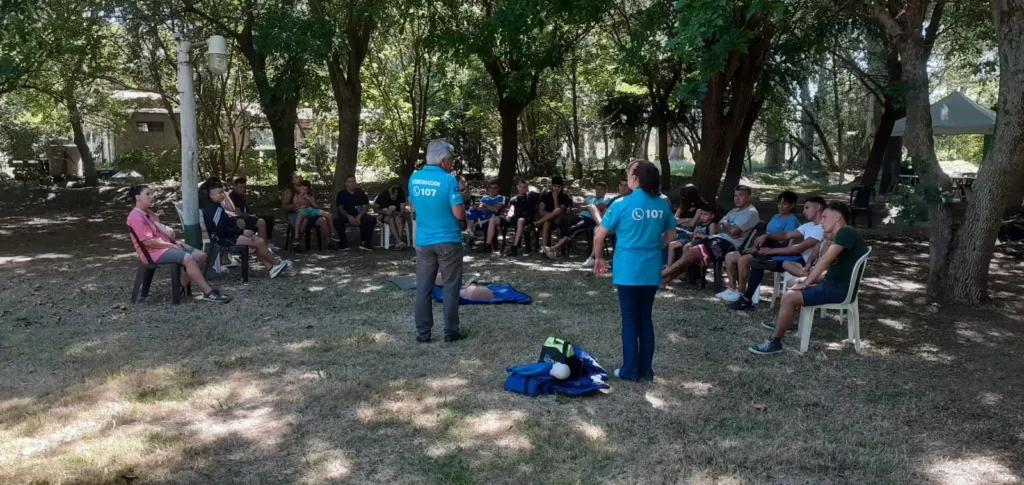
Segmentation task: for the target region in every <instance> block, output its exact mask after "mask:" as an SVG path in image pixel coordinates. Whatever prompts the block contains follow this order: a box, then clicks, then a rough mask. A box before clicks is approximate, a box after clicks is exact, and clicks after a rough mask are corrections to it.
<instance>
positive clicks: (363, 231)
mask: <svg viewBox="0 0 1024 485" xmlns="http://www.w3.org/2000/svg"><path fill="white" fill-rule="evenodd" d="M337 205H338V216H339V217H337V218H335V219H334V227H335V231H336V232H337V233H338V237H339V238H340V243H339V244H340V245H341V250H342V251H346V250H348V238H347V237H345V224H353V225H356V226H359V249H362V250H363V251H373V229H374V228H376V227H377V220H376V219H375V218H374V217H373V216H371V215H370V214H369V209H370V198H369V197H367V196H366V192H363V189H361V188H359V184H358V183H357V182H356V177H355V176H354V175H349V176H348V177H346V178H345V189H344V190H340V191H338V200H337Z"/></svg>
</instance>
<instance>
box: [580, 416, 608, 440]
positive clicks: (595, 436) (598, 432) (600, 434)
mask: <svg viewBox="0 0 1024 485" xmlns="http://www.w3.org/2000/svg"><path fill="white" fill-rule="evenodd" d="M576 429H578V430H580V433H582V434H583V436H584V437H586V438H587V439H588V440H590V441H599V442H603V441H605V440H606V439H607V438H608V434H607V433H605V432H604V430H603V429H601V427H600V426H598V425H596V424H591V423H587V422H585V421H584V422H580V423H579V424H577V425H576Z"/></svg>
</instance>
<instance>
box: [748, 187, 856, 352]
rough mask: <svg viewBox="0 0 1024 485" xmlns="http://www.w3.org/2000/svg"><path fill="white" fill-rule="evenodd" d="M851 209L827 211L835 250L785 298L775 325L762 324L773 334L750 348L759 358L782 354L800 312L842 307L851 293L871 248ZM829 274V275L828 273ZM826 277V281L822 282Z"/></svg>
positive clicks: (838, 206) (837, 205)
mask: <svg viewBox="0 0 1024 485" xmlns="http://www.w3.org/2000/svg"><path fill="white" fill-rule="evenodd" d="M849 220H850V207H849V206H848V205H846V204H844V203H842V202H832V203H830V204H829V205H828V207H826V208H825V212H824V213H823V214H822V216H821V225H822V228H823V229H824V231H825V234H832V235H833V242H832V246H830V247H829V248H828V250H826V251H825V254H824V255H822V256H821V257H820V258H818V263H817V264H815V265H814V268H813V269H812V270H811V272H810V274H808V275H807V278H804V279H803V280H802V281H800V280H798V281H797V284H795V285H793V287H791V288H790V289H789V291H787V292H786V294H785V295H783V296H782V304H781V305H780V306H779V315H778V316H777V317H776V319H775V324H774V325H772V324H771V322H766V324H762V325H764V326H765V327H767V328H769V329H771V330H773V332H772V336H771V338H769V339H768V340H765V341H764V342H762V343H761V344H759V345H756V346H754V347H751V348H750V351H751V352H753V353H755V354H776V353H779V352H782V337H783V336H784V335H786V330H788V329H789V327H790V326H792V325H793V320H794V318H796V310H797V308H800V307H804V306H819V305H827V304H830V303H842V302H843V301H845V300H846V295H847V293H849V288H850V283H851V282H852V279H853V278H852V277H853V267H854V266H855V265H856V264H857V260H859V259H860V258H861V257H862V256H864V254H865V253H867V252H868V246H867V244H866V243H865V242H864V238H863V237H861V235H860V233H859V232H857V230H856V229H854V228H853V227H851V226H848V225H847V221H849ZM826 270H828V273H825V271H826ZM822 274H824V275H825V276H824V278H822Z"/></svg>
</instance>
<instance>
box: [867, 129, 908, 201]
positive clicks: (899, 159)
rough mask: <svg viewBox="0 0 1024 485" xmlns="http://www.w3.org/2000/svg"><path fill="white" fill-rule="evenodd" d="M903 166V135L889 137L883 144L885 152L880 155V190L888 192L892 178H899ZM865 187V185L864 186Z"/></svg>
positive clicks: (891, 184)
mask: <svg viewBox="0 0 1024 485" xmlns="http://www.w3.org/2000/svg"><path fill="white" fill-rule="evenodd" d="M902 168H903V137H902V136H892V137H889V141H888V143H886V145H885V154H883V155H882V180H881V183H880V184H879V186H880V187H881V190H880V192H883V193H889V188H890V187H892V186H893V179H899V177H900V170H901V169H902ZM865 187H867V186H865Z"/></svg>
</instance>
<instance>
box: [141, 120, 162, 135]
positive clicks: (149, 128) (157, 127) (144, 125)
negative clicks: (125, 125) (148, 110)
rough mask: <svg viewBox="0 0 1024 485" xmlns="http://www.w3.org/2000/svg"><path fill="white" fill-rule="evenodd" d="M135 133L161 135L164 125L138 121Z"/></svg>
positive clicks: (157, 122) (158, 122) (156, 122)
mask: <svg viewBox="0 0 1024 485" xmlns="http://www.w3.org/2000/svg"><path fill="white" fill-rule="evenodd" d="M136 131H144V132H148V133H163V131H164V123H163V122H162V121H140V122H138V124H137V125H136Z"/></svg>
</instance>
